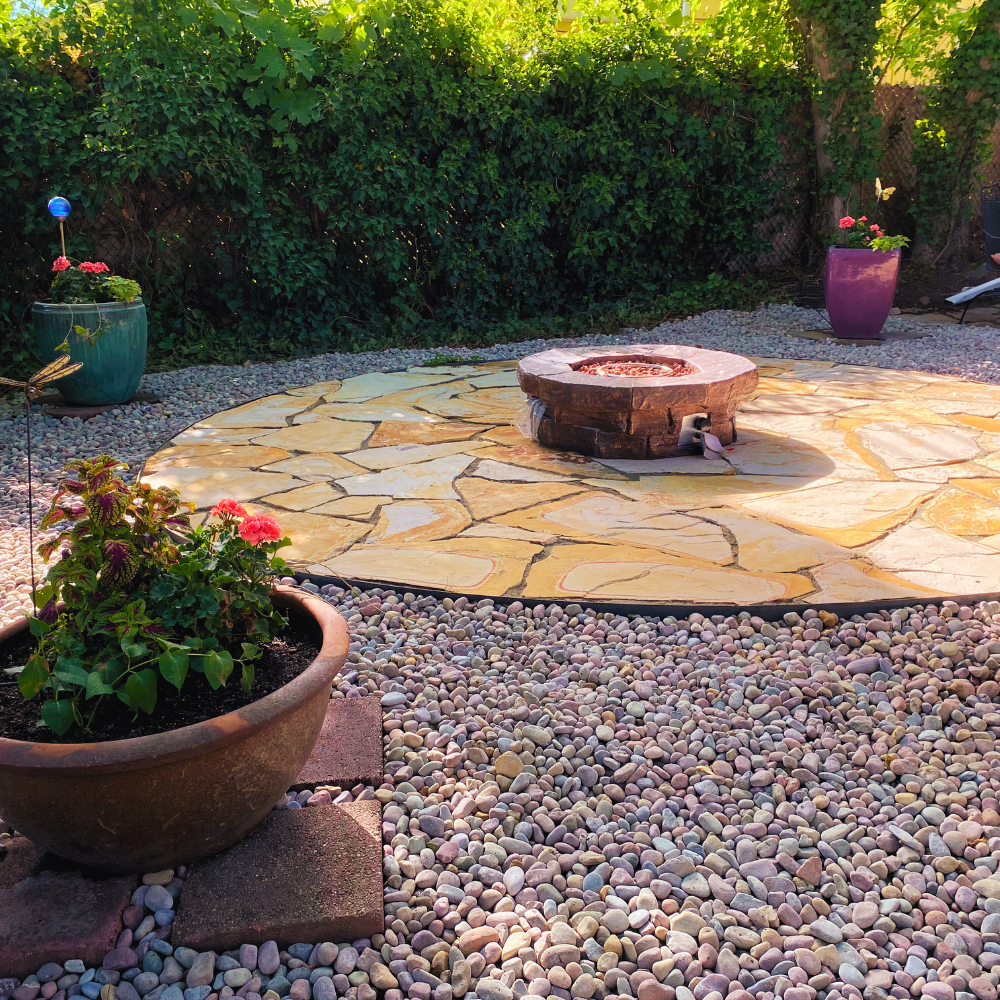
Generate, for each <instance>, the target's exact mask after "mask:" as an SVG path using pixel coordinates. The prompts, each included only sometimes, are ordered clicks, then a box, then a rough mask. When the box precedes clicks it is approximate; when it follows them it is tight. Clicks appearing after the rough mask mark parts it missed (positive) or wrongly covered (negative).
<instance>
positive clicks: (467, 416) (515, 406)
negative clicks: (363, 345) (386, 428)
mask: <svg viewBox="0 0 1000 1000" xmlns="http://www.w3.org/2000/svg"><path fill="white" fill-rule="evenodd" d="M526 398H527V397H526V396H525V395H524V393H523V392H521V390H520V389H512V388H499V389H473V387H472V386H471V385H469V383H468V382H449V383H448V384H446V385H441V386H433V387H429V388H427V389H416V390H414V391H412V392H405V393H397V394H396V396H395V397H393V399H392V402H397V401H398V402H399V403H401V404H403V405H407V406H413V407H415V408H416V409H418V410H428V411H429V412H431V413H435V414H437V415H438V416H439V417H455V418H457V419H459V420H467V421H470V422H472V423H487V424H496V423H501V422H503V421H510V420H513V419H514V418H515V417H516V416H517V414H518V412H519V411H520V409H521V408H522V407H523V406H524V401H525V399H526Z"/></svg>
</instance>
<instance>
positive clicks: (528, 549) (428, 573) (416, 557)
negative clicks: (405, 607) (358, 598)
mask: <svg viewBox="0 0 1000 1000" xmlns="http://www.w3.org/2000/svg"><path fill="white" fill-rule="evenodd" d="M541 549H542V546H541V545H537V544H532V543H529V542H522V541H515V540H513V539H505V538H453V539H450V540H448V541H441V542H435V543H434V544H433V545H432V546H428V545H424V546H420V545H412V546H395V547H392V546H380V545H375V546H371V547H368V546H364V547H362V548H360V549H359V548H355V549H351V550H350V551H349V552H345V553H344V554H343V555H341V556H338V557H337V558H336V559H333V560H331V561H330V562H329V563H328V566H329V568H330V570H331V571H332V572H334V573H337V574H339V575H341V576H344V577H346V578H347V579H354V580H384V581H387V582H391V583H399V584H406V585H412V586H425V587H438V588H440V589H442V590H451V591H461V592H463V593H473V594H485V595H487V596H490V597H499V596H500V595H502V594H505V593H506V592H507V591H508V590H510V589H511V588H513V587H517V586H519V585H520V583H521V580H522V579H523V577H524V571H525V568H526V567H527V566H528V564H529V563H530V562H531V560H532V558H533V557H534V556H535V555H536V554H537V553H538V552H540V551H541Z"/></svg>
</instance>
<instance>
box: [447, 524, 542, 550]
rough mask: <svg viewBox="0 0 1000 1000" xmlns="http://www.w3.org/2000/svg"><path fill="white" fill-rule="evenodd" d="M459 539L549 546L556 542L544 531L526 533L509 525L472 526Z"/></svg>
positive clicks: (526, 531)
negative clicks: (489, 539) (516, 541)
mask: <svg viewBox="0 0 1000 1000" xmlns="http://www.w3.org/2000/svg"><path fill="white" fill-rule="evenodd" d="M459 537H460V538H514V539H517V540H518V541H522V542H538V543H539V544H540V545H551V544H552V543H553V542H555V541H558V539H557V538H556V536H555V535H551V534H546V533H545V532H544V531H528V529H527V528H512V527H511V526H510V525H509V524H474V525H473V526H472V527H471V528H466V529H465V531H463V532H462V534H461V535H460V536H459Z"/></svg>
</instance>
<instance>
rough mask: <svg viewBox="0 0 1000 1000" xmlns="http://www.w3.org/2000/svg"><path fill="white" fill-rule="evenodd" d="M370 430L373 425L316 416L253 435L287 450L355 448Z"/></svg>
mask: <svg viewBox="0 0 1000 1000" xmlns="http://www.w3.org/2000/svg"><path fill="white" fill-rule="evenodd" d="M374 429H375V425H374V424H369V423H365V422H364V421H360V420H357V421H355V420H331V419H329V418H320V419H317V420H310V421H308V422H306V423H296V424H294V425H293V426H292V427H282V428H281V429H280V430H277V431H274V432H272V433H270V434H267V435H265V436H264V437H260V438H256V439H255V443H256V444H262V445H271V446H272V447H276V448H285V449H287V450H288V451H318V452H344V451H356V450H357V449H358V448H360V447H361V446H362V445H363V444H364V443H365V441H366V440H367V439H368V437H369V436H370V435H371V433H372V431H373V430H374Z"/></svg>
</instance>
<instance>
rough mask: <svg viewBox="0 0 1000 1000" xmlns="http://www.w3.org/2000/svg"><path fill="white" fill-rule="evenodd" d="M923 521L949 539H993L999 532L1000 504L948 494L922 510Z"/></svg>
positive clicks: (950, 491) (972, 494)
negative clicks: (967, 537)
mask: <svg viewBox="0 0 1000 1000" xmlns="http://www.w3.org/2000/svg"><path fill="white" fill-rule="evenodd" d="M920 519H921V520H922V521H925V522H926V523H927V524H932V525H934V527H935V528H940V529H941V530H942V531H947V532H948V534H949V535H994V534H996V533H997V532H1000V504H998V503H995V502H992V501H990V500H986V499H985V498H983V497H981V496H977V495H976V494H974V493H966V492H963V491H961V490H947V491H946V492H944V493H941V494H939V495H938V496H936V497H934V499H933V500H931V501H930V502H929V503H927V504H926V505H925V506H924V507H923V508H921V511H920Z"/></svg>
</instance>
